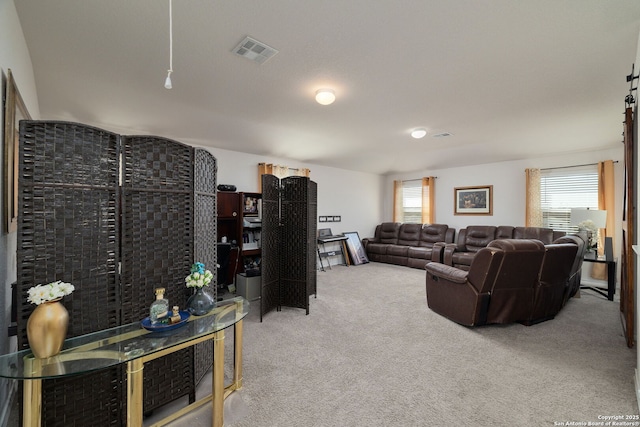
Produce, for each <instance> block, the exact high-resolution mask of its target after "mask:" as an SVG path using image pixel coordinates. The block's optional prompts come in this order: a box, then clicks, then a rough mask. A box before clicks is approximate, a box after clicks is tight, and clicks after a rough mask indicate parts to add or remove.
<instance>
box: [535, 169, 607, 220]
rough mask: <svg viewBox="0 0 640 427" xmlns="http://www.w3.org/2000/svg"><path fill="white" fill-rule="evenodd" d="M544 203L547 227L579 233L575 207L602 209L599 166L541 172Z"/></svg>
mask: <svg viewBox="0 0 640 427" xmlns="http://www.w3.org/2000/svg"><path fill="white" fill-rule="evenodd" d="M540 203H541V208H542V221H543V226H544V227H549V228H553V229H554V230H559V231H566V232H576V231H577V230H578V228H577V227H576V226H572V225H571V208H589V209H598V169H597V166H596V165H588V166H579V167H571V168H557V169H546V170H541V171H540Z"/></svg>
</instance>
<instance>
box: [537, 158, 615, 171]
mask: <svg viewBox="0 0 640 427" xmlns="http://www.w3.org/2000/svg"><path fill="white" fill-rule="evenodd" d="M613 163H619V161H618V160H614V161H613ZM597 164H598V163H585V164H584V165H573V166H558V167H555V168H541V169H540V170H541V171H548V170H551V169H567V168H579V167H582V166H596V165H597Z"/></svg>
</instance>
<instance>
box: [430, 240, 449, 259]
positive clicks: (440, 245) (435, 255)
mask: <svg viewBox="0 0 640 427" xmlns="http://www.w3.org/2000/svg"><path fill="white" fill-rule="evenodd" d="M445 246H446V243H444V242H436V243H434V244H433V247H432V248H431V261H433V262H442V261H443V258H444V248H445Z"/></svg>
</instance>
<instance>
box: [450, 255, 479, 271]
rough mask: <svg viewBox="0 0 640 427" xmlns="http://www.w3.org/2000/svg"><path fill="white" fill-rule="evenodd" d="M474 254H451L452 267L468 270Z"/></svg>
mask: <svg viewBox="0 0 640 427" xmlns="http://www.w3.org/2000/svg"><path fill="white" fill-rule="evenodd" d="M476 253H477V252H453V254H452V255H451V260H452V265H453V266H454V267H458V268H461V269H463V270H468V269H469V266H470V265H471V262H472V261H473V258H474V257H475V256H476Z"/></svg>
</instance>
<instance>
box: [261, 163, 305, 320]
mask: <svg viewBox="0 0 640 427" xmlns="http://www.w3.org/2000/svg"><path fill="white" fill-rule="evenodd" d="M316 216H317V184H316V183H315V182H313V181H311V180H310V179H309V178H307V177H297V176H296V177H287V178H283V179H282V180H279V179H278V178H276V177H275V176H273V175H263V176H262V278H261V280H262V300H261V305H262V309H261V313H262V314H266V313H267V312H268V311H270V310H272V309H273V308H278V309H279V307H280V306H287V307H296V308H303V309H305V310H306V313H307V314H309V296H310V295H313V294H315V293H316V259H315V257H316V245H317V240H316V239H317V237H316V232H317V230H316V227H317V226H316Z"/></svg>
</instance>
